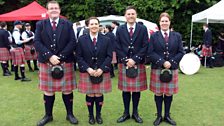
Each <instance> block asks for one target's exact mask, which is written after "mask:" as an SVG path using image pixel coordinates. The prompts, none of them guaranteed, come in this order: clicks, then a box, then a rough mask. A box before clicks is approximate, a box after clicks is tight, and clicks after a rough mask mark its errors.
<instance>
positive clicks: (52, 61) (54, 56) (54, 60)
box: [49, 55, 60, 65]
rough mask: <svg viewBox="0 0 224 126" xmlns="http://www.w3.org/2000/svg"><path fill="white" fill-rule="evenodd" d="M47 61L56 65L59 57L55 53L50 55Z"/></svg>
mask: <svg viewBox="0 0 224 126" xmlns="http://www.w3.org/2000/svg"><path fill="white" fill-rule="evenodd" d="M49 61H50V62H51V64H52V65H57V64H59V63H60V58H59V57H58V56H56V55H53V56H51V57H50V59H49Z"/></svg>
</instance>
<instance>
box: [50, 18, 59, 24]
mask: <svg viewBox="0 0 224 126" xmlns="http://www.w3.org/2000/svg"><path fill="white" fill-rule="evenodd" d="M52 21H53V20H52V19H51V18H50V22H51V24H52ZM54 21H55V22H56V25H58V22H59V18H57V19H56V20H54Z"/></svg>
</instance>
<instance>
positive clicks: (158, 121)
mask: <svg viewBox="0 0 224 126" xmlns="http://www.w3.org/2000/svg"><path fill="white" fill-rule="evenodd" d="M161 122H162V116H157V118H156V120H155V121H154V122H153V125H154V126H158V125H159V124H160V123H161Z"/></svg>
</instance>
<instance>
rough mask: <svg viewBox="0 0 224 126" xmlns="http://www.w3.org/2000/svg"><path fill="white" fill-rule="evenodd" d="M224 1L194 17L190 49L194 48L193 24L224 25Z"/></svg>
mask: <svg viewBox="0 0 224 126" xmlns="http://www.w3.org/2000/svg"><path fill="white" fill-rule="evenodd" d="M223 12H224V0H221V1H219V2H218V3H216V4H215V5H213V6H212V7H210V8H208V9H206V10H204V11H201V12H199V13H197V14H194V15H193V16H192V21H191V38H190V47H191V46H192V32H193V23H194V22H197V23H207V24H208V23H224V13H223Z"/></svg>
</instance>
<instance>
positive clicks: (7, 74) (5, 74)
mask: <svg viewBox="0 0 224 126" xmlns="http://www.w3.org/2000/svg"><path fill="white" fill-rule="evenodd" d="M11 75H12V74H9V73H3V76H11Z"/></svg>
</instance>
